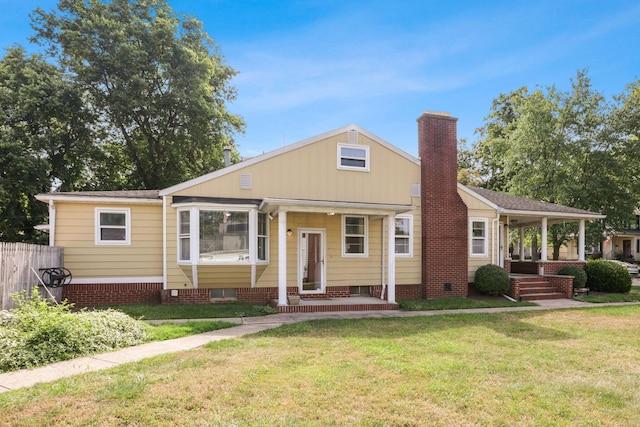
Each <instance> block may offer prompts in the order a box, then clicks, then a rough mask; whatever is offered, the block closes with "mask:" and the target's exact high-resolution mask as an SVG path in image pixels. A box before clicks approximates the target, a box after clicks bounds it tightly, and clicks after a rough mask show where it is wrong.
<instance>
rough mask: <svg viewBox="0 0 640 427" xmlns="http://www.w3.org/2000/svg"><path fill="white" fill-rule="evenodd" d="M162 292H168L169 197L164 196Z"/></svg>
mask: <svg viewBox="0 0 640 427" xmlns="http://www.w3.org/2000/svg"><path fill="white" fill-rule="evenodd" d="M176 231H177V230H176ZM162 290H164V291H166V290H167V196H162Z"/></svg>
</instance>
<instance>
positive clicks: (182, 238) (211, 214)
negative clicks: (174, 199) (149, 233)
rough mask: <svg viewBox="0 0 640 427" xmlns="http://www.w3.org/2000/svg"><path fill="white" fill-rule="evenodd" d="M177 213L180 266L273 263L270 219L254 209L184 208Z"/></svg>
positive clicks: (194, 206) (184, 206)
mask: <svg viewBox="0 0 640 427" xmlns="http://www.w3.org/2000/svg"><path fill="white" fill-rule="evenodd" d="M178 208H179V209H178V212H177V244H178V250H177V252H178V254H177V258H178V262H179V263H183V264H184V263H193V264H251V263H256V262H258V263H267V262H269V217H268V215H267V214H266V213H263V212H258V211H257V210H256V209H255V208H251V207H246V206H243V207H237V206H232V205H231V206H224V207H222V206H215V207H213V206H212V207H209V206H206V205H182V206H181V207H180V206H178Z"/></svg>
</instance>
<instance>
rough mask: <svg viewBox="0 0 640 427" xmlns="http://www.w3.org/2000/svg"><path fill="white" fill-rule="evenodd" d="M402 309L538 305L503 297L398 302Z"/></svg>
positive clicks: (454, 308) (425, 309)
mask: <svg viewBox="0 0 640 427" xmlns="http://www.w3.org/2000/svg"><path fill="white" fill-rule="evenodd" d="M398 304H399V305H400V308H401V309H402V310H407V311H427V310H458V309H469V308H493V307H526V306H532V305H537V304H535V303H532V302H527V301H518V302H513V301H509V300H508V299H506V298H503V297H468V298H460V297H458V298H456V297H451V298H436V299H411V300H402V301H398Z"/></svg>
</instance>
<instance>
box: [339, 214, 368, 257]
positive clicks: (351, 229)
mask: <svg viewBox="0 0 640 427" xmlns="http://www.w3.org/2000/svg"><path fill="white" fill-rule="evenodd" d="M367 228H368V221H367V217H366V216H363V215H343V216H342V236H343V237H342V256H343V257H367V256H368V255H369V249H368V237H367Z"/></svg>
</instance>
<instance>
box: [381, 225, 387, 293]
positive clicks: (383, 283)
mask: <svg viewBox="0 0 640 427" xmlns="http://www.w3.org/2000/svg"><path fill="white" fill-rule="evenodd" d="M386 220H387V219H386V218H382V280H381V281H380V283H381V284H382V290H381V291H380V299H381V300H384V291H385V289H386V286H387V285H386V284H385V280H384V278H385V277H384V275H385V268H384V255H385V251H386V249H387V248H386V244H385V243H386V240H385V221H386Z"/></svg>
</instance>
